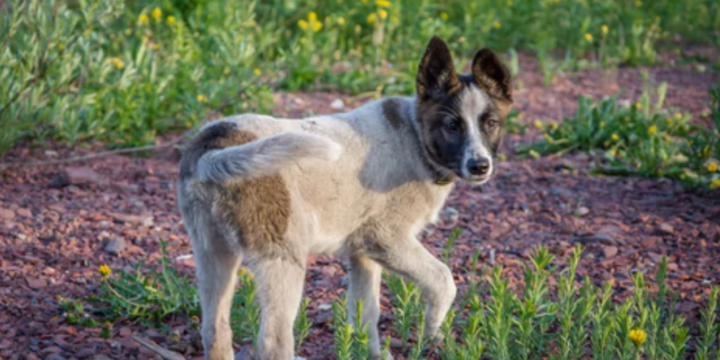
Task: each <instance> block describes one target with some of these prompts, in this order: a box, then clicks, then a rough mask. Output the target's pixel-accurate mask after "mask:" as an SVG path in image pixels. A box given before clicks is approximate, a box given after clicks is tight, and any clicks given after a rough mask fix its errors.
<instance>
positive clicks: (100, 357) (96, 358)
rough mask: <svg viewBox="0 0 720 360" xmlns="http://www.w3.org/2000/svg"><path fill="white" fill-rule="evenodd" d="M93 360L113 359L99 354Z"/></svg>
mask: <svg viewBox="0 0 720 360" xmlns="http://www.w3.org/2000/svg"><path fill="white" fill-rule="evenodd" d="M93 360H112V359H111V358H110V357H108V356H107V355H104V354H97V355H95V357H94V358H93Z"/></svg>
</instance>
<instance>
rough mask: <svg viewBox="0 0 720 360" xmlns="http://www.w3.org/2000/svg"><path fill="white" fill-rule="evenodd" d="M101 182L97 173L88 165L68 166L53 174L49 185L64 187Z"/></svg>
mask: <svg viewBox="0 0 720 360" xmlns="http://www.w3.org/2000/svg"><path fill="white" fill-rule="evenodd" d="M100 182H103V179H102V177H101V176H100V175H98V173H96V172H95V171H94V170H93V169H91V168H89V167H68V168H65V169H64V170H63V171H62V172H60V173H59V174H57V175H55V177H54V178H53V180H52V181H51V182H50V186H51V187H65V186H68V185H87V184H94V183H100Z"/></svg>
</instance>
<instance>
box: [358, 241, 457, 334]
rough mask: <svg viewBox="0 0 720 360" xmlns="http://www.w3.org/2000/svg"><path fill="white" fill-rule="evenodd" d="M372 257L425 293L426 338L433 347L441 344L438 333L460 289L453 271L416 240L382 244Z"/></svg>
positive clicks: (376, 247) (377, 247)
mask: <svg viewBox="0 0 720 360" xmlns="http://www.w3.org/2000/svg"><path fill="white" fill-rule="evenodd" d="M379 241H382V243H380V244H378V246H374V248H375V249H380V250H376V251H375V252H374V253H373V254H372V255H371V257H372V258H373V259H374V260H375V261H377V262H379V263H380V264H381V265H382V266H384V267H385V268H387V269H389V270H391V271H393V272H396V273H398V274H400V275H402V276H404V277H405V278H407V279H409V280H411V281H412V282H414V283H415V284H416V285H417V286H418V287H420V290H422V293H423V298H424V299H425V302H426V304H427V308H426V312H425V336H426V338H427V339H430V341H431V342H433V343H438V342H439V341H441V340H442V336H441V334H440V333H439V330H440V326H441V325H442V322H443V320H444V319H445V315H447V312H448V310H450V306H452V303H453V300H454V299H455V294H456V292H457V287H456V286H455V281H454V280H453V275H452V272H451V271H450V269H449V268H448V267H447V266H446V265H445V264H443V263H442V262H441V261H440V260H438V259H436V258H435V257H434V256H433V255H432V254H431V253H430V252H429V251H428V250H427V249H425V248H424V247H423V246H422V244H420V242H419V241H418V240H417V239H415V238H414V237H406V238H405V239H404V240H401V241H397V240H379Z"/></svg>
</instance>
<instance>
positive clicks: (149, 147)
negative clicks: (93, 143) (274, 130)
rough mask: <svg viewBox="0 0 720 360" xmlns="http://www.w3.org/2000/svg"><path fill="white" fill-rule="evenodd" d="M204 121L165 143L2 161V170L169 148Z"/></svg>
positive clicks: (0, 168)
mask: <svg viewBox="0 0 720 360" xmlns="http://www.w3.org/2000/svg"><path fill="white" fill-rule="evenodd" d="M204 123H205V122H202V123H200V124H198V125H196V126H194V127H192V128H191V129H189V130H187V131H185V132H184V133H183V134H182V135H180V136H178V137H176V138H174V139H172V140H170V141H168V142H166V143H164V144H159V145H147V146H138V147H133V148H126V149H117V150H109V151H102V152H99V153H94V154H89V155H82V156H76V157H72V158H68V159H58V160H45V161H30V162H24V163H20V162H16V163H0V170H4V169H10V168H18V167H26V166H44V165H57V164H66V163H72V162H78V161H84V160H91V159H97V158H100V157H104V156H108V155H117V154H127V153H136V152H141V151H152V150H159V149H164V148H167V147H170V146H172V145H175V144H177V143H179V142H180V141H181V140H182V139H184V138H185V137H187V136H188V135H190V133H192V132H193V131H194V130H196V129H197V128H199V127H200V125H202V124H204Z"/></svg>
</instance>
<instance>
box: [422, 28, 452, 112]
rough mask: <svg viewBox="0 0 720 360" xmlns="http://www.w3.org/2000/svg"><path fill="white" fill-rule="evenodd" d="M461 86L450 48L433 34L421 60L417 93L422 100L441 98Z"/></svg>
mask: <svg viewBox="0 0 720 360" xmlns="http://www.w3.org/2000/svg"><path fill="white" fill-rule="evenodd" d="M459 88H460V80H458V77H457V74H455V66H454V65H453V61H452V56H451V55H450V49H448V47H447V45H446V44H445V42H444V41H443V40H442V39H440V38H439V37H437V36H433V38H432V39H431V40H430V43H429V44H428V46H427V50H425V55H424V56H423V58H422V61H420V67H419V68H418V74H417V95H418V98H419V99H421V100H439V99H442V98H443V97H445V96H446V95H447V94H450V93H452V92H455V91H457V90H458V89H459Z"/></svg>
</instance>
